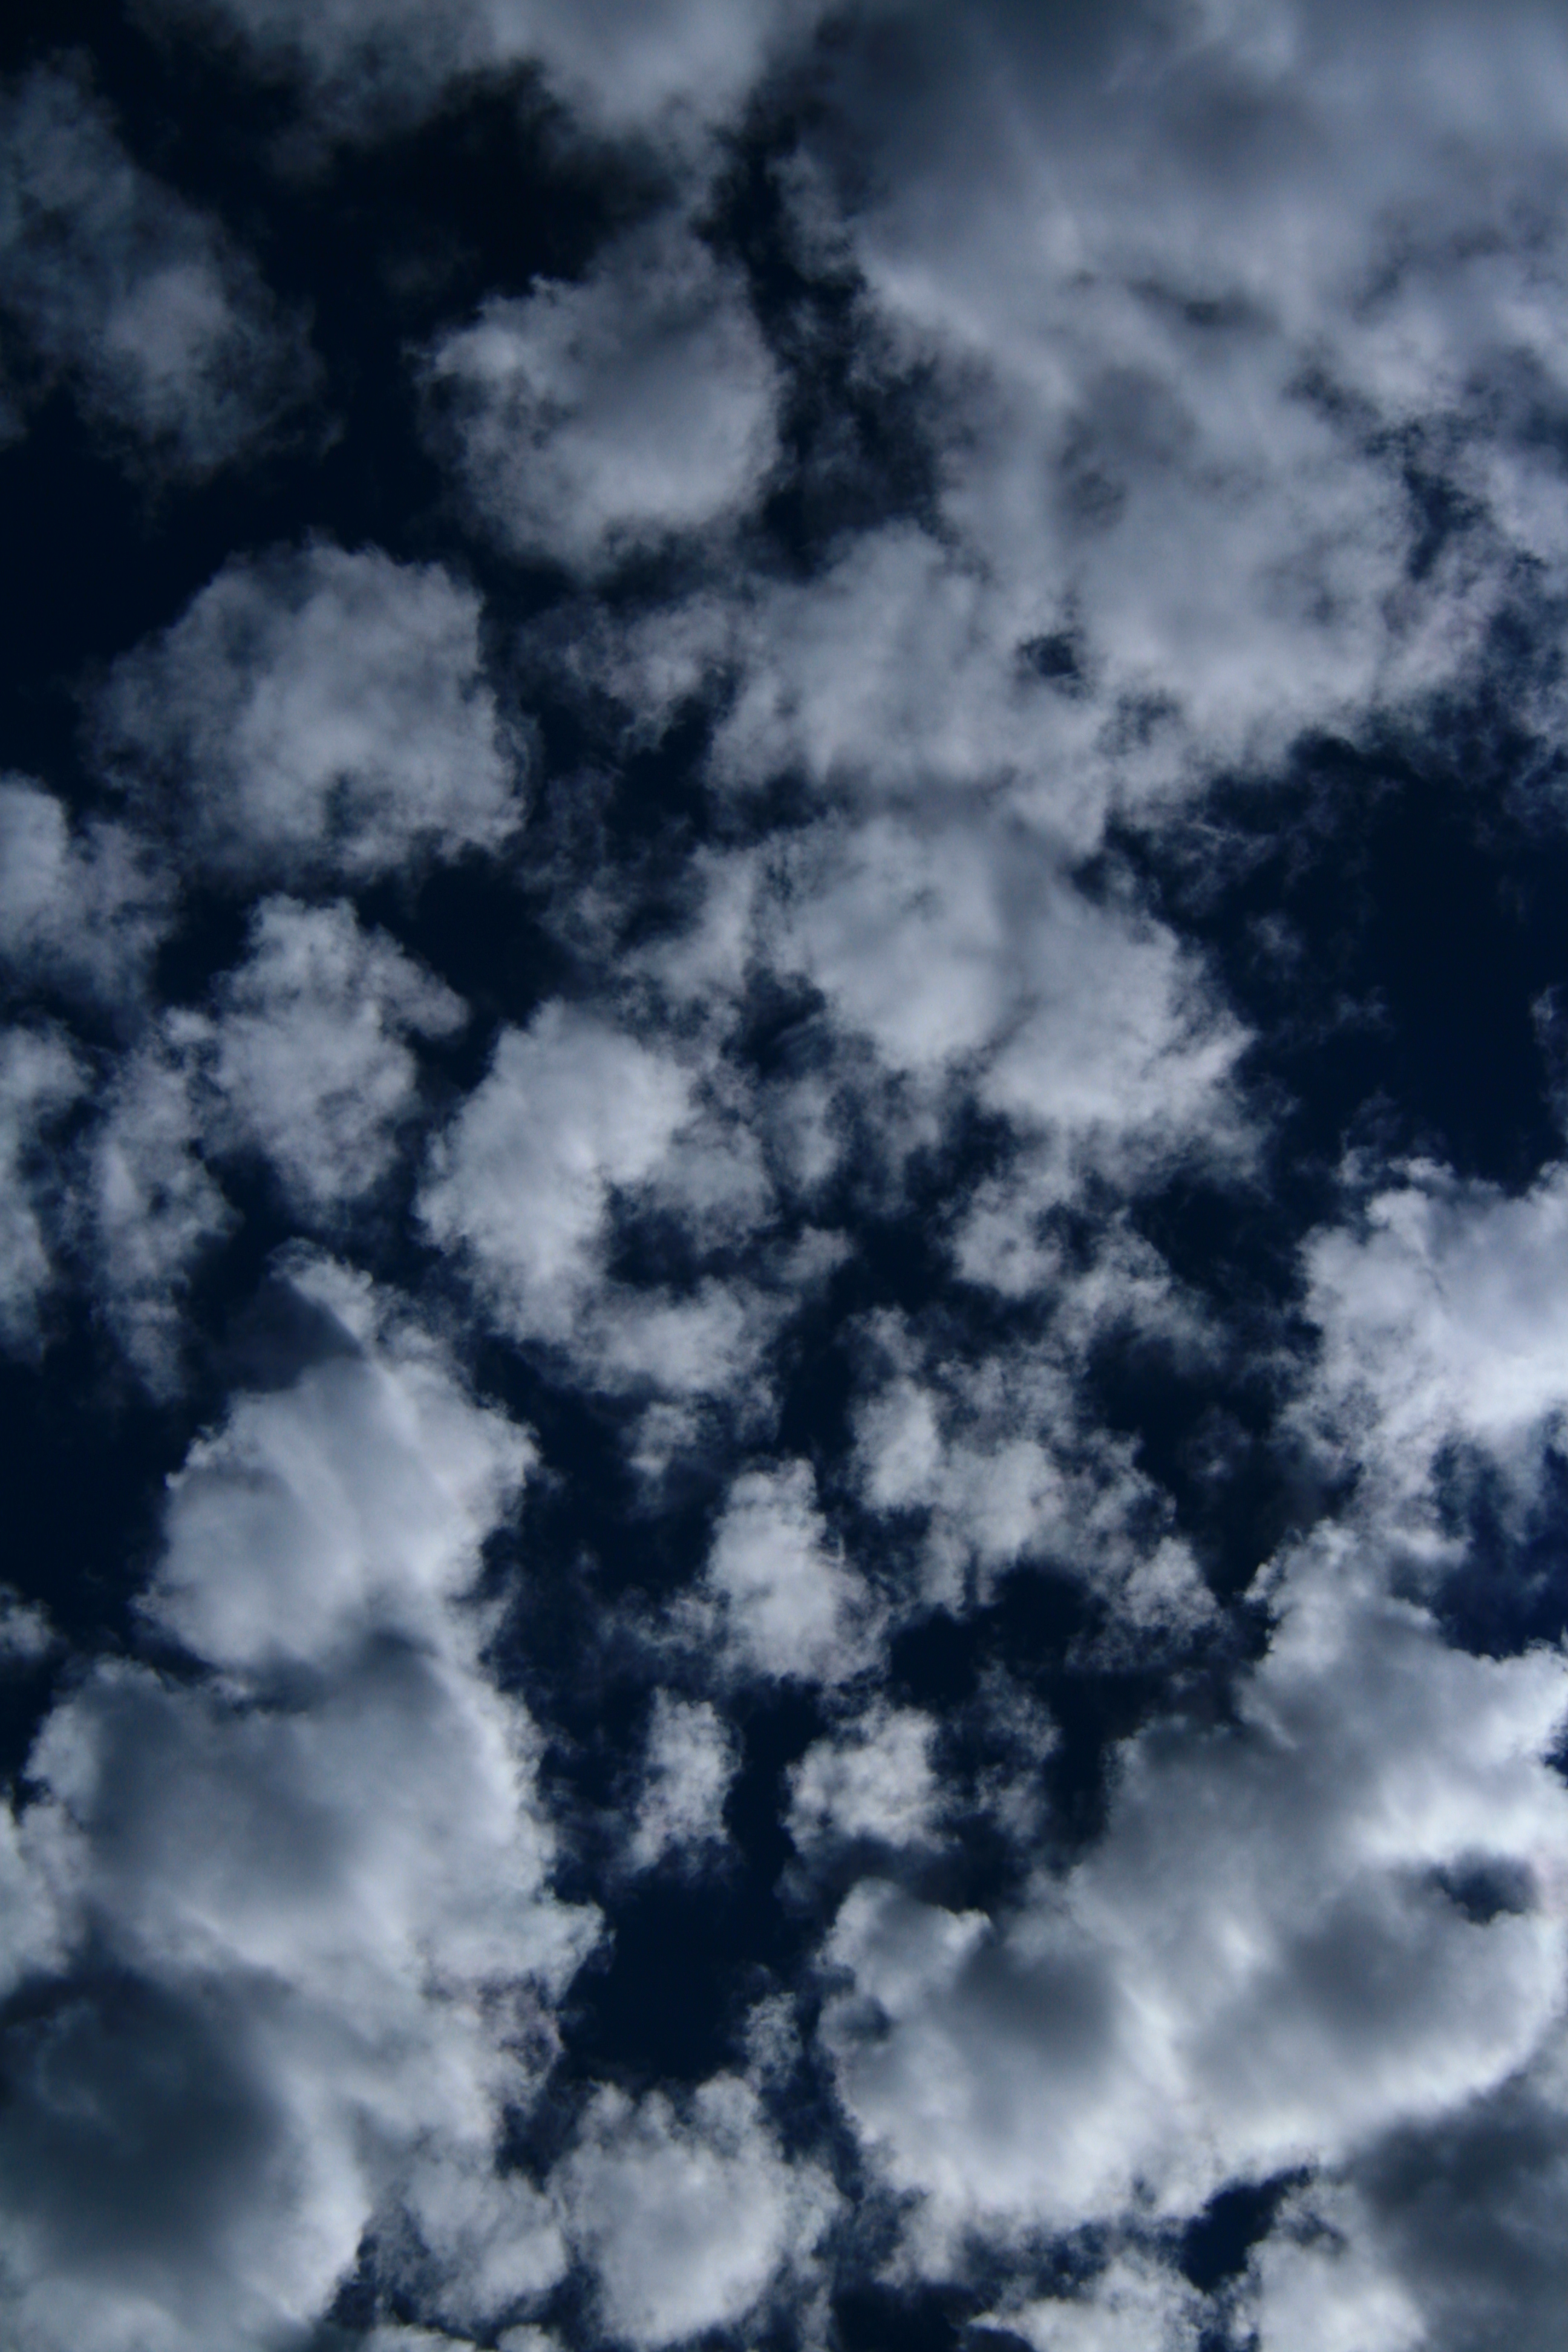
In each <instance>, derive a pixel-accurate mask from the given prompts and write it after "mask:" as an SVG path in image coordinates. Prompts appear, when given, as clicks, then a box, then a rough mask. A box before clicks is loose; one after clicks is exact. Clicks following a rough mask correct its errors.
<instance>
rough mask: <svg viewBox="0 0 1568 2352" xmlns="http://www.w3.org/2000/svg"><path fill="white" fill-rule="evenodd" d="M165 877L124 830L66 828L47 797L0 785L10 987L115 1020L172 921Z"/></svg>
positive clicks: (3, 937) (32, 789)
mask: <svg viewBox="0 0 1568 2352" xmlns="http://www.w3.org/2000/svg"><path fill="white" fill-rule="evenodd" d="M172 896H173V892H172V887H171V882H170V877H168V875H167V874H166V873H164V872H163V871H162V870H161V869H160V868H159V866H157V865H156V863H155V862H154V860H153V856H152V854H151V852H150V850H149V848H148V846H147V845H145V844H143V843H142V842H139V841H138V840H137V838H136V836H135V835H134V834H132V832H130V831H129V830H128V829H127V828H126V827H125V826H123V825H119V824H109V823H106V822H105V821H103V820H101V819H100V820H98V821H96V822H91V823H89V824H86V825H84V826H80V827H73V826H72V825H71V824H70V821H69V819H68V815H67V814H66V811H65V809H64V808H63V807H62V805H61V803H59V802H58V800H57V799H56V798H55V797H54V795H53V793H47V792H45V791H44V790H43V789H42V787H41V786H39V785H37V784H35V783H32V782H29V781H28V780H27V779H26V777H22V776H14V777H8V778H6V779H5V780H4V781H3V782H0V958H3V959H4V961H5V962H6V963H8V964H9V965H10V966H11V969H12V971H13V972H14V973H15V975H16V978H17V980H18V981H19V982H22V983H24V984H30V985H32V986H34V987H37V986H38V985H40V984H42V985H45V986H50V985H53V986H58V987H60V988H63V989H65V990H67V991H68V992H71V993H73V994H76V993H79V994H83V995H86V996H89V997H90V998H92V999H94V1000H96V1001H97V1002H98V1003H101V1004H103V1005H105V1006H107V1007H108V1008H110V1011H113V1012H118V1013H121V1015H122V1016H123V1014H124V1013H125V1012H126V1011H127V1009H128V1007H130V1006H133V1005H134V1004H135V1003H137V1001H138V999H139V998H140V997H141V995H142V991H143V989H144V987H145V984H146V979H147V968H148V965H149V963H150V962H151V960H152V958H153V954H154V953H155V951H156V950H157V948H158V946H159V943H160V942H161V940H163V937H164V936H165V934H166V933H167V931H168V929H169V926H170V922H171V920H172V908H171V904H170V901H171V898H172Z"/></svg>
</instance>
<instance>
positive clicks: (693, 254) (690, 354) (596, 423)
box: [427, 222, 776, 572]
mask: <svg viewBox="0 0 1568 2352" xmlns="http://www.w3.org/2000/svg"><path fill="white" fill-rule="evenodd" d="M427 383H428V387H429V389H430V391H431V393H432V394H434V395H435V396H436V398H437V402H438V406H439V413H440V415H441V416H442V418H443V420H444V425H443V429H444V431H445V432H446V433H447V434H449V435H452V436H455V439H456V445H457V449H458V463H459V466H460V469H461V472H462V475H463V478H464V479H465V481H466V483H467V485H468V492H469V496H470V498H471V499H472V500H473V503H474V507H475V509H476V511H477V513H478V514H479V518H480V519H481V520H482V521H483V522H484V523H485V524H486V525H487V526H488V528H489V529H490V530H494V531H495V532H497V533H498V534H499V535H500V537H501V538H502V539H503V540H505V541H507V542H508V543H509V544H510V545H511V546H513V547H515V548H518V549H520V550H521V551H523V552H524V553H526V554H531V555H534V556H540V557H543V558H544V559H545V560H547V561H549V562H557V563H561V564H563V565H564V566H565V567H566V568H567V569H569V570H571V571H574V572H595V571H598V570H603V569H605V568H607V567H609V566H612V565H614V564H615V563H616V562H617V561H618V560H619V559H621V558H623V557H625V556H626V555H627V554H630V553H633V552H635V551H637V550H638V549H640V548H645V547H648V546H657V545H658V544H659V543H660V542H661V541H666V540H668V539H670V538H674V537H678V536H679V535H681V534H685V533H689V532H693V531H702V530H707V529H709V528H710V526H712V525H714V524H716V523H720V522H722V521H723V520H726V519H727V518H729V517H730V516H731V515H733V514H734V513H736V512H737V511H738V510H740V509H742V508H743V507H745V506H747V505H749V504H750V503H751V502H752V500H753V499H754V498H755V496H756V494H757V491H758V489H759V488H760V486H761V483H762V481H763V477H764V476H765V474H766V472H767V469H768V466H769V464H770V462H771V460H772V458H773V443H774V436H773V410H774V406H775V402H776V388H775V384H774V381H773V365H772V362H771V361H770V360H769V358H768V355H767V352H766V350H765V348H764V346H763V341H762V338H761V336H760V335H759V333H758V331H757V329H756V326H755V324H754V322H753V321H752V316H751V313H750V311H749V310H748V308H747V306H746V300H745V292H744V288H743V286H742V283H741V281H740V280H739V279H738V278H736V277H735V276H734V275H733V274H732V273H731V272H730V271H728V270H726V269H724V268H721V266H720V265H719V264H718V263H717V262H716V261H715V260H714V257H713V256H712V254H711V253H710V251H709V249H708V248H707V247H705V246H704V245H703V244H701V243H700V241H699V239H698V238H697V237H696V236H694V235H693V234H692V231H691V229H690V227H689V225H687V224H686V223H684V222H674V223H670V222H666V223H660V224H658V225H657V226H654V227H652V228H645V229H642V230H639V231H637V233H635V234H634V235H632V236H628V237H627V238H626V239H624V240H622V241H620V242H617V243H616V244H615V245H613V246H612V247H609V249H608V250H607V251H606V252H605V253H604V254H602V255H601V256H600V257H599V259H598V261H597V262H596V263H595V268H594V270H593V272H592V274H591V275H590V276H589V277H588V278H585V279H584V280H583V281H582V282H581V283H580V284H576V285H567V284H561V283H557V282H553V281H551V282H546V283H545V284H543V285H541V286H539V287H537V288H536V289H534V291H533V292H531V294H529V295H527V296H525V297H523V298H522V299H500V298H498V299H493V300H491V301H489V302H488V303H487V304H486V305H485V307H484V309H483V310H482V311H481V312H480V315H479V319H478V320H476V321H475V323H474V324H473V325H471V326H468V327H463V328H459V329H458V330H457V331H454V332H452V333H450V334H448V335H447V336H446V337H445V338H443V339H442V340H441V341H439V342H437V345H436V346H435V348H434V350H433V351H432V352H431V355H430V359H429V362H428V367H427Z"/></svg>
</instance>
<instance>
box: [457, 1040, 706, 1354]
mask: <svg viewBox="0 0 1568 2352" xmlns="http://www.w3.org/2000/svg"><path fill="white" fill-rule="evenodd" d="M688 1104H689V1082H688V1079H687V1077H686V1075H685V1073H684V1072H683V1071H682V1070H681V1069H680V1068H679V1065H677V1064H676V1063H674V1062H673V1061H670V1060H668V1059H666V1058H664V1057H663V1056H661V1055H658V1054H656V1053H653V1052H650V1051H649V1050H648V1048H647V1047H646V1046H644V1045H639V1044H638V1043H637V1040H636V1039H635V1038H633V1037H630V1036H628V1035H626V1034H625V1032H623V1031H621V1030H617V1029H614V1028H611V1027H610V1026H608V1025H607V1024H605V1022H603V1021H601V1020H599V1019H597V1018H596V1017H595V1015H593V1014H592V1013H584V1012H582V1011H579V1010H576V1009H574V1008H573V1007H571V1006H568V1005H565V1004H562V1003H552V1004H547V1005H545V1006H544V1007H543V1008H542V1011H541V1012H539V1013H536V1014H535V1015H534V1017H533V1019H532V1021H531V1023H530V1024H529V1026H528V1027H527V1029H524V1030H518V1029H509V1030H506V1031H505V1032H503V1034H502V1035H501V1037H500V1041H499V1043H498V1045H497V1046H496V1050H495V1055H494V1058H493V1060H492V1062H491V1066H490V1071H489V1076H488V1077H487V1078H485V1080H484V1081H483V1083H482V1084H481V1085H480V1086H479V1087H477V1088H476V1089H475V1091H474V1093H473V1094H471V1095H470V1096H469V1097H468V1101H467V1102H466V1103H465V1104H464V1106H463V1108H462V1109H461V1111H460V1112H459V1113H458V1117H457V1118H456V1120H455V1121H454V1122H453V1125H452V1127H451V1128H450V1129H449V1130H448V1131H447V1134H446V1135H445V1136H444V1137H441V1138H440V1139H438V1140H437V1145H436V1147H435V1150H434V1151H433V1153H432V1157H431V1171H430V1175H429V1177H428V1179H427V1180H426V1185H425V1190H424V1192H423V1194H422V1195H421V1213H422V1214H423V1216H424V1219H425V1223H426V1227H427V1228H428V1230H429V1232H430V1234H431V1235H432V1237H433V1238H434V1239H435V1240H436V1241H437V1242H438V1243H439V1244H442V1245H443V1246H444V1247H446V1248H448V1249H454V1250H457V1251H458V1252H459V1253H461V1255H463V1257H464V1258H465V1259H466V1261H467V1262H468V1265H469V1267H470V1268H471V1270H472V1273H473V1275H474V1277H475V1279H476V1281H477V1283H478V1285H479V1288H480V1289H481V1291H482V1292H483V1294H484V1295H485V1297H487V1298H488V1300H489V1303H490V1305H491V1307H493V1309H494V1310H495V1312H496V1313H497V1314H498V1316H499V1317H500V1320H501V1321H502V1323H503V1324H504V1325H505V1326H506V1327H507V1328H510V1329H511V1330H513V1331H515V1332H516V1333H518V1334H519V1336H521V1337H531V1336H538V1337H541V1338H544V1339H557V1340H560V1339H566V1338H567V1337H568V1336H569V1334H570V1331H571V1328H572V1325H573V1321H574V1317H575V1316H576V1314H577V1313H578V1311H579V1309H580V1307H581V1305H582V1303H583V1302H584V1299H585V1298H587V1297H590V1296H591V1295H592V1293H593V1291H594V1289H595V1286H596V1285H597V1284H598V1283H599V1282H600V1280H601V1279H602V1268H601V1256H602V1247H603V1242H604V1238H605V1221H606V1217H607V1215H608V1212H609V1207H610V1202H611V1196H612V1193H613V1192H615V1191H616V1190H617V1189H621V1188H627V1187H631V1186H636V1185H638V1184H640V1183H643V1182H645V1181H647V1178H648V1177H649V1176H650V1175H651V1174H652V1172H653V1171H654V1170H655V1169H656V1168H657V1167H658V1163H659V1161H660V1160H662V1158H663V1157H664V1155H665V1153H666V1151H667V1150H668V1147H669V1143H670V1139H671V1138H672V1137H673V1136H674V1134H675V1132H676V1130H677V1129H678V1128H679V1126H680V1124H681V1123H682V1121H683V1119H684V1118H685V1117H686V1115H687V1110H688Z"/></svg>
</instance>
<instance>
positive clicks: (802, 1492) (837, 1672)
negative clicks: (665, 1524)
mask: <svg viewBox="0 0 1568 2352" xmlns="http://www.w3.org/2000/svg"><path fill="white" fill-rule="evenodd" d="M704 1601H705V1603H706V1606H707V1608H708V1609H709V1610H710V1612H712V1617H713V1622H714V1631H715V1633H716V1634H717V1637H718V1639H719V1641H720V1643H721V1644H722V1646H723V1648H724V1650H725V1651H727V1652H728V1654H729V1655H730V1658H731V1661H732V1663H733V1664H734V1666H735V1668H736V1669H737V1670H738V1671H739V1672H741V1673H750V1674H757V1675H768V1676H776V1677H778V1678H780V1679H785V1680H787V1679H794V1680H797V1681H803V1682H823V1683H828V1684H832V1683H838V1682H843V1681H846V1680H847V1678H848V1677H849V1676H850V1675H854V1674H856V1673H858V1671H859V1670H860V1668H861V1667H862V1666H864V1665H865V1664H868V1661H869V1658H870V1657H871V1655H872V1654H873V1653H872V1643H873V1637H874V1634H875V1631H876V1626H877V1620H878V1616H879V1610H878V1606H877V1602H876V1600H875V1597H874V1596H873V1594H872V1593H871V1591H869V1589H868V1586H867V1584H866V1582H865V1580H863V1579H862V1578H861V1577H859V1576H858V1575H857V1573H856V1572H855V1570H853V1569H852V1568H851V1567H849V1566H848V1564H847V1562H846V1561H845V1560H844V1559H842V1557H841V1556H840V1554H839V1551H838V1549H837V1546H836V1544H835V1543H834V1542H833V1541H832V1539H831V1538H830V1537H829V1534H828V1531H827V1528H826V1524H825V1522H824V1520H823V1517H822V1515H821V1513H820V1512H819V1510H818V1509H817V1507H816V1480H815V1478H814V1477H813V1475H812V1471H811V1465H810V1464H809V1463H806V1462H791V1463H787V1464H785V1465H784V1467H783V1468H782V1469H778V1470H748V1471H746V1472H744V1473H743V1474H742V1475H741V1476H740V1477H739V1478H737V1479H736V1480H735V1482H734V1484H733V1486H731V1489H730V1492H729V1494H728V1496H726V1498H725V1503H724V1508H723V1510H722V1512H721V1515H720V1518H719V1523H718V1525H717V1527H716V1528H715V1529H714V1531H713V1543H712V1548H711V1549H710V1552H709V1555H708V1567H707V1571H706V1578H705V1593H704Z"/></svg>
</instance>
